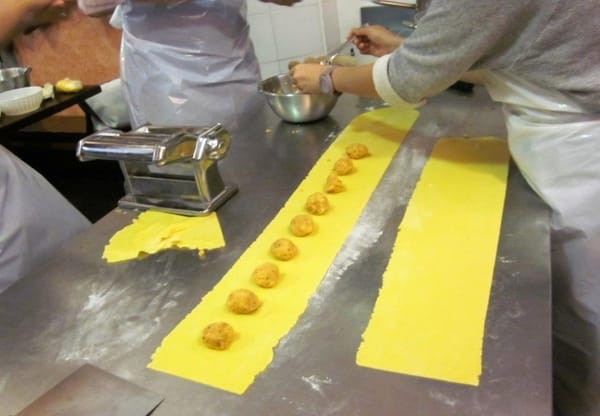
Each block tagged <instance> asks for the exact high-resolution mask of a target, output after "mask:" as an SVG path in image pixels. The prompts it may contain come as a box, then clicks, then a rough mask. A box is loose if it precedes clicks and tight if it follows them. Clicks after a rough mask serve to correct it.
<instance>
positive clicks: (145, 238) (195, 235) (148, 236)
mask: <svg viewBox="0 0 600 416" xmlns="http://www.w3.org/2000/svg"><path fill="white" fill-rule="evenodd" d="M224 246H225V239H224V238H223V232H222V231H221V225H220V224H219V219H218V217H217V214H216V213H214V212H213V213H211V214H209V215H206V216H201V217H185V216H182V215H175V214H169V213H166V212H159V211H144V212H142V213H141V214H140V215H139V216H138V217H137V218H135V219H134V220H133V222H132V223H131V224H130V225H128V226H126V227H125V228H123V229H122V230H120V231H118V232H117V233H115V235H113V236H112V238H111V239H110V241H109V242H108V244H107V245H106V246H105V247H104V253H103V254H102V258H103V259H105V260H106V261H107V262H109V263H115V262H119V261H124V260H132V259H136V258H140V257H143V256H146V255H148V254H154V253H157V252H159V251H162V250H167V249H172V248H178V249H191V250H198V254H199V255H203V254H204V251H205V250H211V249H216V248H221V247H224Z"/></svg>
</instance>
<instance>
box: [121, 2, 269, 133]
mask: <svg viewBox="0 0 600 416" xmlns="http://www.w3.org/2000/svg"><path fill="white" fill-rule="evenodd" d="M120 13H121V19H122V27H123V41H122V46H121V78H122V82H123V86H124V95H125V99H126V100H127V101H128V103H129V110H130V117H131V123H132V127H134V128H135V127H139V126H140V125H143V124H147V123H150V124H155V125H159V124H162V125H194V126H203V125H209V124H213V123H216V122H220V123H222V124H224V125H225V127H232V126H233V125H235V124H236V123H235V121H236V119H237V118H238V115H239V114H243V113H244V112H246V111H247V110H248V109H250V108H253V107H255V106H256V104H257V102H258V101H257V100H259V96H258V91H257V85H258V82H259V81H260V71H259V66H258V61H257V60H256V57H255V55H254V48H253V46H252V42H251V40H250V37H249V26H248V24H247V22H246V3H245V0H186V1H181V2H177V3H171V4H166V5H165V4H152V3H151V2H131V1H125V2H124V3H123V4H122V6H121V7H120Z"/></svg>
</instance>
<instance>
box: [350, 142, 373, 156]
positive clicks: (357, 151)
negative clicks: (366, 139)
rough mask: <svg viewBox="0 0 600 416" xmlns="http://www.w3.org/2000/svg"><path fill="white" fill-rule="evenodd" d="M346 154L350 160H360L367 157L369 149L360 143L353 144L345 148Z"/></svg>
mask: <svg viewBox="0 0 600 416" xmlns="http://www.w3.org/2000/svg"><path fill="white" fill-rule="evenodd" d="M346 154H347V155H348V156H349V157H350V158H351V159H362V158H363V157H366V156H369V149H367V146H365V145H364V144H361V143H353V144H351V145H348V147H346Z"/></svg>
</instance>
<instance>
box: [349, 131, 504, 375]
mask: <svg viewBox="0 0 600 416" xmlns="http://www.w3.org/2000/svg"><path fill="white" fill-rule="evenodd" d="M508 160H509V156H508V151H507V148H506V144H505V142H504V141H502V140H499V139H495V138H489V137H488V138H478V139H453V138H448V139H441V140H439V141H438V143H437V144H436V146H435V147H434V149H433V152H432V154H431V157H430V159H429V160H428V162H427V163H426V165H425V167H424V169H423V172H422V175H421V178H420V180H419V182H418V183H417V185H416V187H415V190H414V193H413V195H412V197H411V199H410V201H409V204H408V207H407V209H406V213H405V215H404V218H403V220H402V222H401V224H400V227H399V232H398V235H397V239H396V242H395V245H394V249H393V253H392V256H391V257H390V260H389V263H388V265H387V268H386V271H385V272H384V275H383V282H382V287H381V288H380V291H379V296H378V298H377V301H376V302H375V306H374V309H373V313H372V316H371V319H370V322H369V324H368V326H367V328H366V330H365V331H364V333H363V336H362V338H363V341H362V343H361V345H360V347H359V349H358V352H357V355H356V362H357V364H358V365H360V366H365V367H370V368H375V369H380V370H386V371H391V372H397V373H404V374H410V375H414V376H421V377H427V378H432V379H438V380H444V381H449V382H456V383H462V384H467V385H478V384H479V376H480V374H481V356H482V349H483V335H484V326H485V317H486V313H487V306H488V300H489V294H490V288H491V282H492V276H493V270H494V264H495V259H496V249H497V245H498V238H499V235H500V225H501V219H502V211H503V207H504V198H505V194H506V182H507V173H508Z"/></svg>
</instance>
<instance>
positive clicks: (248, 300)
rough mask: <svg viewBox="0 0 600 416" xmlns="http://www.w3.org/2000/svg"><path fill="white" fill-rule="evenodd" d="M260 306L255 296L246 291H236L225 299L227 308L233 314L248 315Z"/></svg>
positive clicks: (251, 292)
mask: <svg viewBox="0 0 600 416" xmlns="http://www.w3.org/2000/svg"><path fill="white" fill-rule="evenodd" d="M260 305H261V302H260V299H258V296H256V294H255V293H254V292H253V291H251V290H248V289H237V290H234V291H233V292H231V293H230V294H229V296H228V297H227V307H228V308H229V310H230V311H231V312H233V313H240V314H248V313H252V312H254V311H255V310H257V309H258V308H259V307H260Z"/></svg>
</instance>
